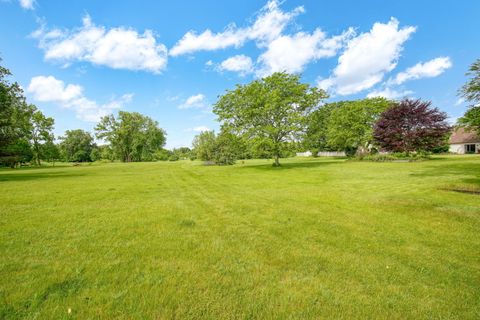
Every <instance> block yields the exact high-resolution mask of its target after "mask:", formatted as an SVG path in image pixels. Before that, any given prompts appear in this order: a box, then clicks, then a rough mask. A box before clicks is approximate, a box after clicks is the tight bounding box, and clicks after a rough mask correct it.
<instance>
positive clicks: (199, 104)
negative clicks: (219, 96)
mask: <svg viewBox="0 0 480 320" xmlns="http://www.w3.org/2000/svg"><path fill="white" fill-rule="evenodd" d="M207 106H208V104H207V99H206V97H205V95H204V94H202V93H199V94H196V95H193V96H190V97H188V98H187V99H186V100H185V102H183V103H182V104H181V105H179V106H178V108H179V109H202V108H206V107H207Z"/></svg>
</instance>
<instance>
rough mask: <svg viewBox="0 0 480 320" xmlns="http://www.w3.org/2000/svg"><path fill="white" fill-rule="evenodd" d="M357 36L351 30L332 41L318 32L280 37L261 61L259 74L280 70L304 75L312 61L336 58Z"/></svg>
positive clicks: (273, 42) (262, 55)
mask: <svg viewBox="0 0 480 320" xmlns="http://www.w3.org/2000/svg"><path fill="white" fill-rule="evenodd" d="M353 34H354V31H353V29H349V30H347V31H346V32H344V33H343V34H341V35H339V36H334V37H331V38H328V37H327V36H326V34H325V33H324V32H323V31H321V30H320V29H316V30H315V31H314V32H313V33H306V32H298V33H296V34H294V35H283V36H279V37H278V38H276V39H274V40H272V41H271V42H270V43H269V44H268V47H267V50H266V51H265V52H264V53H262V54H261V55H260V57H259V58H258V63H259V64H260V65H261V67H260V69H259V70H258V71H257V74H258V75H259V76H266V75H269V74H271V73H273V72H277V71H287V72H290V73H298V72H302V71H303V69H304V67H305V65H307V64H308V63H310V62H312V61H316V60H318V59H320V58H327V57H333V56H335V55H336V54H337V51H338V50H339V49H340V48H341V47H342V46H343V44H344V42H345V41H346V40H347V39H349V38H350V37H351V36H352V35H353Z"/></svg>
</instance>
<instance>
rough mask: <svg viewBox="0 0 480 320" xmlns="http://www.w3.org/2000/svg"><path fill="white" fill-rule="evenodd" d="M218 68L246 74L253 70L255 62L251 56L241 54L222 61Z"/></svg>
mask: <svg viewBox="0 0 480 320" xmlns="http://www.w3.org/2000/svg"><path fill="white" fill-rule="evenodd" d="M218 69H219V70H220V71H233V72H238V73H239V74H240V75H246V74H248V73H251V72H252V71H253V62H252V59H251V58H250V57H248V56H246V55H243V54H240V55H236V56H233V57H230V58H228V59H226V60H224V61H222V63H220V65H219V66H218Z"/></svg>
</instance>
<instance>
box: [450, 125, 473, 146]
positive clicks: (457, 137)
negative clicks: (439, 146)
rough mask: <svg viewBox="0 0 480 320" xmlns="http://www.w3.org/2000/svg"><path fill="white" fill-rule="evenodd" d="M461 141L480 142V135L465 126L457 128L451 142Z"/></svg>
mask: <svg viewBox="0 0 480 320" xmlns="http://www.w3.org/2000/svg"><path fill="white" fill-rule="evenodd" d="M461 143H480V136H479V135H477V134H476V133H475V132H474V131H468V130H465V129H464V128H457V129H455V130H454V131H453V133H452V135H451V136H450V144H461Z"/></svg>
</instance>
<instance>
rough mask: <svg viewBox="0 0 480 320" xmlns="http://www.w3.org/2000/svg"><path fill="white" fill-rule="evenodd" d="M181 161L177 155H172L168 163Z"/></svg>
mask: <svg viewBox="0 0 480 320" xmlns="http://www.w3.org/2000/svg"><path fill="white" fill-rule="evenodd" d="M178 160H180V157H179V156H178V155H176V154H172V155H170V157H168V161H178Z"/></svg>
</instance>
